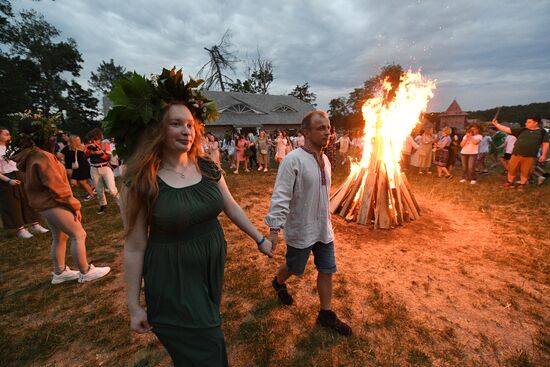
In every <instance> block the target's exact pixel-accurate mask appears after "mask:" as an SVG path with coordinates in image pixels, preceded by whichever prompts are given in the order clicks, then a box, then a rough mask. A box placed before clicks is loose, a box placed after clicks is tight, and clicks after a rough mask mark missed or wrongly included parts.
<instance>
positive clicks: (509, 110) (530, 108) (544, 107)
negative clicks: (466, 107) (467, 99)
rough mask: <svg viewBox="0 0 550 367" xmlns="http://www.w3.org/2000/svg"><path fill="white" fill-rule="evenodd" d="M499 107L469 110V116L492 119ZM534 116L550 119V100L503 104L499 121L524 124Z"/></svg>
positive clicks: (486, 119) (484, 119)
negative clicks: (513, 104) (510, 104)
mask: <svg viewBox="0 0 550 367" xmlns="http://www.w3.org/2000/svg"><path fill="white" fill-rule="evenodd" d="M497 109H498V107H495V108H490V109H488V110H480V111H472V112H468V118H471V119H480V120H482V121H491V120H492V119H493V117H495V113H496V111H497ZM532 116H539V117H541V118H547V119H550V101H549V102H542V103H530V104H528V105H517V106H503V107H502V108H501V109H500V112H499V115H498V119H499V121H506V122H517V123H519V124H522V125H523V124H524V123H525V120H527V119H528V118H529V117H532Z"/></svg>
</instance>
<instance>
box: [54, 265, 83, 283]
mask: <svg viewBox="0 0 550 367" xmlns="http://www.w3.org/2000/svg"><path fill="white" fill-rule="evenodd" d="M52 275H53V277H52V284H59V283H63V282H67V281H69V280H77V279H78V277H79V275H80V272H79V271H76V270H71V269H70V268H69V267H68V266H65V270H64V271H63V273H61V274H56V273H54V272H53V271H52Z"/></svg>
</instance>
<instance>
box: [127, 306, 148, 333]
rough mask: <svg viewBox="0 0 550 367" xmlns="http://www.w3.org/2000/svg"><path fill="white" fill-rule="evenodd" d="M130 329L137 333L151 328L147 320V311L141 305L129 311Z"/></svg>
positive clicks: (145, 331)
mask: <svg viewBox="0 0 550 367" xmlns="http://www.w3.org/2000/svg"><path fill="white" fill-rule="evenodd" d="M130 329H132V330H133V331H135V332H136V333H138V334H144V333H147V332H149V331H151V330H152V327H151V325H149V321H147V313H146V312H145V310H144V309H143V308H142V307H138V308H136V309H135V310H133V311H130Z"/></svg>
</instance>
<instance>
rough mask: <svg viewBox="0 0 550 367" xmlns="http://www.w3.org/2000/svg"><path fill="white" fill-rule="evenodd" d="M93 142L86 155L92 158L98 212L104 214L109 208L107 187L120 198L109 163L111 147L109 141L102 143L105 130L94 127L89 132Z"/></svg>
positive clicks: (114, 195)
mask: <svg viewBox="0 0 550 367" xmlns="http://www.w3.org/2000/svg"><path fill="white" fill-rule="evenodd" d="M88 138H89V139H90V141H91V143H90V144H89V145H88V146H86V156H87V157H88V158H89V159H90V165H91V166H92V168H91V172H90V173H91V175H92V180H93V181H94V186H95V189H96V192H97V200H98V202H99V209H98V211H97V214H103V213H104V212H105V209H107V197H106V196H105V189H107V190H108V191H109V193H110V194H111V196H112V197H113V198H115V199H116V200H118V189H117V187H116V184H115V175H114V174H113V170H112V169H111V166H110V165H109V161H110V160H111V156H112V153H111V147H110V144H108V143H102V142H101V140H102V139H103V132H102V131H101V130H100V129H97V128H96V129H93V130H92V131H90V132H89V133H88Z"/></svg>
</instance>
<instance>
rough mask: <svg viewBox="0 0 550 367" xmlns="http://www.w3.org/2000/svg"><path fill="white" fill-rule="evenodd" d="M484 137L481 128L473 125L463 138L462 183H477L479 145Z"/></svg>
mask: <svg viewBox="0 0 550 367" xmlns="http://www.w3.org/2000/svg"><path fill="white" fill-rule="evenodd" d="M481 140H483V137H482V136H481V135H480V134H479V128H478V127H477V126H476V125H473V126H472V127H470V128H469V129H468V130H467V131H466V135H464V137H463V138H462V142H461V143H460V146H461V147H462V150H461V151H460V159H461V160H462V180H460V182H461V183H464V182H466V181H470V184H472V185H475V184H476V183H477V173H476V160H477V154H478V153H479V143H480V142H481Z"/></svg>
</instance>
